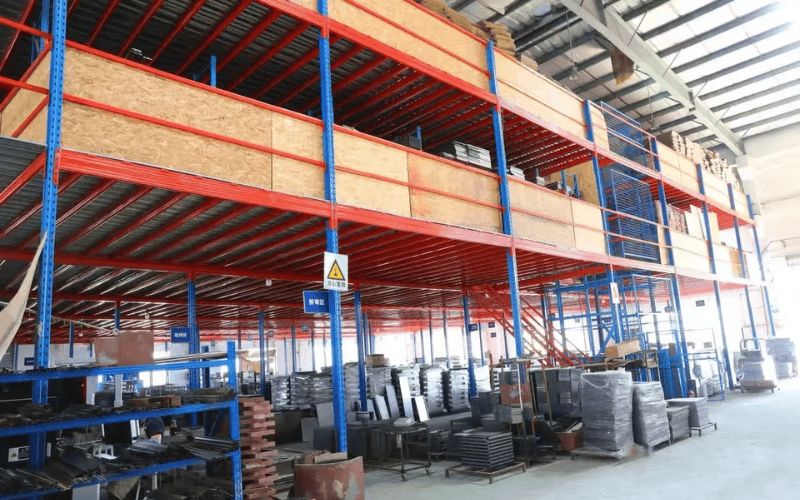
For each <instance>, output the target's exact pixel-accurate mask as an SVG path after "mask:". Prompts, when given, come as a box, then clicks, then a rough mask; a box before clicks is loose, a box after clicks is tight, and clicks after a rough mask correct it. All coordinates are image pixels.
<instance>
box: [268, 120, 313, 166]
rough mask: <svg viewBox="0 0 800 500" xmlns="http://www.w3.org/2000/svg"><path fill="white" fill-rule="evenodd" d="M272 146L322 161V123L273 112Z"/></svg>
mask: <svg viewBox="0 0 800 500" xmlns="http://www.w3.org/2000/svg"><path fill="white" fill-rule="evenodd" d="M272 147H273V148H275V149H277V150H278V151H283V152H288V153H292V154H294V155H297V156H301V157H303V158H308V159H310V160H316V161H322V160H323V157H322V125H321V124H317V123H310V122H307V121H305V120H301V119H299V118H296V117H294V116H287V115H283V114H281V113H273V116H272Z"/></svg>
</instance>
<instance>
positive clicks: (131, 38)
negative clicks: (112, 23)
mask: <svg viewBox="0 0 800 500" xmlns="http://www.w3.org/2000/svg"><path fill="white" fill-rule="evenodd" d="M77 3H78V0H75V1H74V2H73V5H75V4H77ZM163 4H164V0H153V3H151V4H150V7H148V8H147V10H146V11H145V13H144V14H143V15H142V17H141V19H139V21H138V22H137V23H136V26H135V27H134V28H133V31H131V34H130V35H128V38H127V39H126V40H125V41H124V42H123V43H122V47H120V49H119V52H117V55H118V56H119V57H125V56H126V55H127V53H128V50H129V49H130V48H131V45H133V42H135V41H136V39H137V38H139V35H140V34H141V33H142V30H143V29H144V28H145V27H146V26H147V24H148V23H149V22H150V20H151V19H153V16H155V15H156V12H158V9H160V8H161V6H162V5H163ZM71 10H72V7H70V11H71ZM67 15H69V14H67Z"/></svg>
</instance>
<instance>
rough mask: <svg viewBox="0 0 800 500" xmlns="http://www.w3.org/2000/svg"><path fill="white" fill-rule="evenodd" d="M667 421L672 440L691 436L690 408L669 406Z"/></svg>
mask: <svg viewBox="0 0 800 500" xmlns="http://www.w3.org/2000/svg"><path fill="white" fill-rule="evenodd" d="M667 420H668V421H669V434H670V437H671V438H672V440H673V441H674V440H676V439H680V438H682V437H686V436H688V435H689V408H688V407H686V406H668V407H667Z"/></svg>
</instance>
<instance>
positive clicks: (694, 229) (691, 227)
mask: <svg viewBox="0 0 800 500" xmlns="http://www.w3.org/2000/svg"><path fill="white" fill-rule="evenodd" d="M692 208H693V209H694V210H691V211H688V212H686V229H687V231H688V232H689V235H690V236H694V237H695V238H703V235H704V233H703V226H702V225H701V224H700V217H699V216H698V212H697V207H695V206H694V205H692Z"/></svg>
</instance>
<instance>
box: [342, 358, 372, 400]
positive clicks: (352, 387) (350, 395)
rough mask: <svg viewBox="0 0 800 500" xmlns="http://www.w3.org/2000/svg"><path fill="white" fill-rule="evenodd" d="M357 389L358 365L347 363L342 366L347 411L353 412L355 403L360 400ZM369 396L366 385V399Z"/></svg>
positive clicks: (358, 389)
mask: <svg viewBox="0 0 800 500" xmlns="http://www.w3.org/2000/svg"><path fill="white" fill-rule="evenodd" d="M359 387H360V386H359V381H358V363H347V364H346V365H344V400H345V403H346V405H347V409H348V411H353V408H355V404H356V402H357V401H360V400H361V392H360V391H361V390H360V388H359ZM370 396H371V394H370V393H369V384H367V398H369V397H370Z"/></svg>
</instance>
